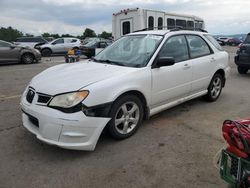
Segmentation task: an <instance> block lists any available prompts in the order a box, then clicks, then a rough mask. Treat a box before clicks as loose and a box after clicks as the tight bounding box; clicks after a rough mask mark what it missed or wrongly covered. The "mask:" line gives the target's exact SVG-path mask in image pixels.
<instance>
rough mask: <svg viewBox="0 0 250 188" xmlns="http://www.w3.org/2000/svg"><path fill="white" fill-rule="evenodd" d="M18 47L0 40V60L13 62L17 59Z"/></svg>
mask: <svg viewBox="0 0 250 188" xmlns="http://www.w3.org/2000/svg"><path fill="white" fill-rule="evenodd" d="M19 52H20V48H19V47H15V46H12V45H11V43H8V42H4V41H0V61H3V62H8V61H10V62H13V61H18V60H19Z"/></svg>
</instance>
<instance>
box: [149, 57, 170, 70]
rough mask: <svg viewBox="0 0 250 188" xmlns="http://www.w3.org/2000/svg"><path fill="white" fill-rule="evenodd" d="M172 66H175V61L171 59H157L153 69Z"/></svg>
mask: <svg viewBox="0 0 250 188" xmlns="http://www.w3.org/2000/svg"><path fill="white" fill-rule="evenodd" d="M174 64H175V59H174V58H173V57H159V58H158V59H157V61H156V63H155V65H154V67H153V68H160V67H165V66H171V65H174Z"/></svg>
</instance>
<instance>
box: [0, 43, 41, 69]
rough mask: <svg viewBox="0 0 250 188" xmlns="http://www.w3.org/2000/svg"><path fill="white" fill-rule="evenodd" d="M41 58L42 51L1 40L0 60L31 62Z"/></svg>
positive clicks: (5, 61)
mask: <svg viewBox="0 0 250 188" xmlns="http://www.w3.org/2000/svg"><path fill="white" fill-rule="evenodd" d="M40 60H41V53H40V52H39V51H38V50H36V49H34V48H29V47H22V46H17V45H15V44H12V43H9V42H6V41H3V40H0V62H4V63H9V62H20V63H25V64H30V63H33V62H38V61H40Z"/></svg>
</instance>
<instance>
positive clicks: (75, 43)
mask: <svg viewBox="0 0 250 188" xmlns="http://www.w3.org/2000/svg"><path fill="white" fill-rule="evenodd" d="M80 44H81V41H80V39H78V38H58V39H55V40H53V41H51V42H49V43H47V44H44V45H42V46H40V48H39V50H40V51H41V53H42V56H51V55H52V54H66V53H67V51H68V50H69V49H72V48H73V49H79V47H80Z"/></svg>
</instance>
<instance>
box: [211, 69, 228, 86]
mask: <svg viewBox="0 0 250 188" xmlns="http://www.w3.org/2000/svg"><path fill="white" fill-rule="evenodd" d="M215 74H220V75H221V76H222V78H223V83H222V87H224V86H225V83H226V76H225V71H224V70H223V69H218V70H217V71H216V72H215V73H214V75H215Z"/></svg>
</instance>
